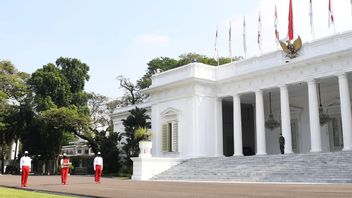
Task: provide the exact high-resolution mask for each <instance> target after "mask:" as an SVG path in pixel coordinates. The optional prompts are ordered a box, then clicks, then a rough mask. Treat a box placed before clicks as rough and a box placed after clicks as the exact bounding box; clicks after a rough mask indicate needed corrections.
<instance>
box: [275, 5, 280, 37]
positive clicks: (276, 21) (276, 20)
mask: <svg viewBox="0 0 352 198" xmlns="http://www.w3.org/2000/svg"><path fill="white" fill-rule="evenodd" d="M274 17H275V19H274V28H275V38H276V43H278V40H279V38H280V36H279V31H278V30H277V24H278V19H277V11H276V5H275V14H274Z"/></svg>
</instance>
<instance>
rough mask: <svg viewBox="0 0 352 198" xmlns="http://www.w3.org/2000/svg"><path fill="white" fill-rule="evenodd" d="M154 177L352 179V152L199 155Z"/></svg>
mask: <svg viewBox="0 0 352 198" xmlns="http://www.w3.org/2000/svg"><path fill="white" fill-rule="evenodd" d="M152 179H153V180H194V181H239V182H312V183H352V152H351V151H348V152H347V151H342V152H330V153H308V154H289V155H262V156H243V157H242V156H241V157H238V156H235V157H213V158H195V159H189V160H186V161H184V162H183V163H181V164H179V165H177V166H174V167H172V168H171V169H169V170H166V171H165V172H163V173H161V174H159V175H157V176H155V177H153V178H152Z"/></svg>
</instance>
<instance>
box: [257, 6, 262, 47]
mask: <svg viewBox="0 0 352 198" xmlns="http://www.w3.org/2000/svg"><path fill="white" fill-rule="evenodd" d="M261 34H262V21H261V19H260V12H259V18H258V40H257V43H258V48H259V50H260V51H261V50H262V35H261Z"/></svg>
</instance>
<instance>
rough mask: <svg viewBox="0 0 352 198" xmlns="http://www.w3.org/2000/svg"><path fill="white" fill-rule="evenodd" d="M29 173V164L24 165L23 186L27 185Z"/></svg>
mask: <svg viewBox="0 0 352 198" xmlns="http://www.w3.org/2000/svg"><path fill="white" fill-rule="evenodd" d="M28 174H29V166H22V176H21V184H22V186H23V187H26V186H27V180H28Z"/></svg>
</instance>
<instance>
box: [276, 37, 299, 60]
mask: <svg viewBox="0 0 352 198" xmlns="http://www.w3.org/2000/svg"><path fill="white" fill-rule="evenodd" d="M279 42H280V45H281V48H282V50H283V51H284V52H285V53H286V57H289V58H296V57H297V56H298V51H299V50H300V49H301V48H302V40H301V37H300V36H298V38H297V39H296V40H294V41H293V43H292V42H291V41H289V40H288V41H286V43H285V42H283V41H280V40H279Z"/></svg>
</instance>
